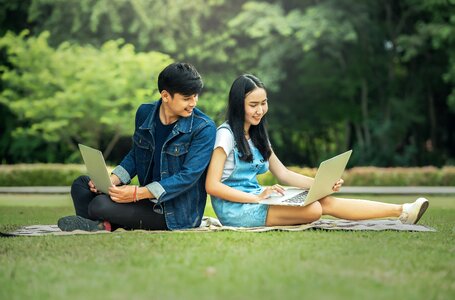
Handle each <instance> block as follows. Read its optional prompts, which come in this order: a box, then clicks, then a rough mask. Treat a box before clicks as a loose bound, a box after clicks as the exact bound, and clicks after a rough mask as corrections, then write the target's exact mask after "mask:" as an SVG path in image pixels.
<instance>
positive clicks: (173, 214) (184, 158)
mask: <svg viewBox="0 0 455 300" xmlns="http://www.w3.org/2000/svg"><path fill="white" fill-rule="evenodd" d="M160 104H161V100H159V101H157V102H155V103H152V104H142V105H141V106H140V107H139V109H138V110H137V112H136V121H135V131H134V135H133V147H132V149H131V150H130V152H129V153H128V154H127V155H126V156H125V158H124V159H123V160H122V162H121V163H120V165H119V166H117V167H116V168H115V169H114V170H113V171H112V173H114V174H115V175H117V176H118V177H119V178H120V180H121V181H122V183H124V184H128V183H130V181H131V178H133V177H134V176H135V175H137V177H138V179H139V183H140V185H141V186H145V187H147V189H148V190H149V191H150V192H151V193H152V194H153V195H154V196H155V197H156V199H157V203H158V204H160V205H162V206H163V208H164V215H165V218H166V224H167V227H168V228H169V229H171V230H175V229H184V228H192V227H197V226H199V225H200V223H201V219H202V216H203V213H204V208H205V203H206V199H207V193H206V191H205V176H206V168H207V165H208V163H209V161H210V157H211V154H212V150H213V146H214V144H215V137H216V126H215V123H214V122H213V121H212V120H211V119H210V118H209V117H208V116H206V115H205V114H204V113H202V112H201V111H200V110H199V109H197V108H195V109H194V110H193V113H192V114H191V116H189V117H187V118H181V119H179V120H178V121H177V123H176V125H175V127H174V129H173V130H172V132H171V133H170V134H169V136H168V138H167V139H166V141H165V143H164V145H163V149H162V154H161V166H160V172H161V180H160V181H159V182H158V181H154V182H146V180H147V178H149V177H151V172H152V168H151V162H152V159H153V152H154V150H155V138H154V134H155V122H154V119H155V118H158V117H159V109H157V108H159V106H160ZM149 173H150V174H149ZM150 204H151V205H153V204H152V203H150Z"/></svg>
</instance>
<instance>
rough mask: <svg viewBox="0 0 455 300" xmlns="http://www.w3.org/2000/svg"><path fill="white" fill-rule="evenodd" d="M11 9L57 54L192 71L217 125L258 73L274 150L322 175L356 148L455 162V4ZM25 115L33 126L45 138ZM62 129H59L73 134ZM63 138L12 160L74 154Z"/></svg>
mask: <svg viewBox="0 0 455 300" xmlns="http://www.w3.org/2000/svg"><path fill="white" fill-rule="evenodd" d="M5 7H6V10H7V11H8V12H10V11H14V12H15V13H16V15H20V16H23V15H24V12H27V16H28V24H27V26H22V27H21V26H20V23H19V24H18V23H17V22H15V20H14V18H13V17H10V16H13V14H9V13H8V14H4V15H1V14H0V22H2V24H4V27H5V28H7V29H8V28H9V29H12V30H15V31H16V32H19V31H20V30H18V28H30V31H31V33H32V36H34V37H38V36H40V34H41V33H42V32H45V31H49V32H50V36H49V37H48V40H49V43H50V45H52V47H54V48H56V47H57V46H59V45H60V46H59V48H58V49H60V48H61V47H62V46H61V45H62V43H63V45H65V44H66V43H67V42H69V43H70V45H71V48H73V47H76V46H77V45H87V44H90V45H92V47H93V49H98V51H101V52H103V51H104V50H101V49H103V47H104V46H103V45H106V44H108V43H112V41H116V40H118V39H120V38H121V39H123V40H124V41H126V42H127V43H129V44H133V45H135V47H137V49H139V51H144V52H148V51H159V52H162V53H166V54H168V55H170V56H171V57H172V58H173V59H175V60H183V61H189V62H191V63H193V64H194V65H195V66H196V67H197V68H198V70H199V71H200V72H201V74H202V75H203V77H204V81H205V89H204V92H203V94H202V95H201V98H200V99H201V101H200V102H199V106H200V108H202V109H203V110H204V111H206V112H207V113H208V114H209V115H210V116H211V117H213V118H214V119H215V121H216V122H217V123H218V124H219V123H221V122H222V121H223V120H224V107H225V105H226V102H227V95H228V90H229V87H230V85H231V83H232V81H233V79H234V78H235V77H236V76H238V75H240V74H242V73H254V74H255V75H258V76H259V77H260V78H261V79H262V80H263V81H264V83H265V84H266V86H267V88H268V94H269V95H268V98H269V103H270V110H269V114H268V117H269V121H270V122H269V124H270V136H271V141H272V143H273V146H274V150H275V152H276V153H277V154H278V155H279V157H280V158H281V159H282V160H283V161H284V162H285V163H286V164H295V165H310V166H315V165H316V164H317V163H318V162H319V161H321V160H322V159H324V158H327V157H329V156H332V155H334V154H337V153H339V152H341V151H343V150H346V149H348V148H352V149H355V153H357V154H356V155H355V157H353V159H352V163H354V164H355V165H378V166H412V165H419V166H423V165H436V166H442V165H444V164H453V161H454V157H455V152H454V150H453V149H455V148H454V147H453V145H454V143H455V136H454V135H453V134H452V132H454V131H455V128H454V127H453V124H452V123H453V122H451V121H450V120H452V119H454V118H455V92H454V88H453V87H454V84H455V52H454V50H453V49H455V47H454V46H455V45H454V40H455V39H454V38H453V36H454V28H455V26H454V25H455V24H454V22H455V18H454V17H453V15H454V11H455V9H454V4H453V1H440V0H429V1H414V0H405V1H373V0H366V1H355V0H322V1H311V0H302V1H246V0H233V1H226V0H210V1H204V0H195V1H184V0H169V1H164V0H159V1H148V0H112V1H108V0H81V1H61V0H30V1H25V2H22V5H17V4H11V3H8V5H6V6H5ZM21 19H23V17H22V18H21ZM114 43H118V42H114ZM117 45H119V44H117ZM79 47H82V46H79ZM82 48H84V49H85V48H90V47H89V46H83V47H82ZM118 48H119V49H120V48H122V47H120V46H118ZM56 51H57V50H56ZM119 51H120V50H119ZM0 61H1V60H0ZM44 61H45V60H44ZM2 62H3V63H4V64H5V65H7V66H9V63H8V60H4V61H2ZM43 63H44V62H43ZM103 71H104V70H103ZM92 73H93V72H92ZM50 74H53V73H52V72H50ZM137 74H139V73H137ZM121 76H122V77H124V80H126V81H128V82H130V83H133V82H137V81H138V80H137V79H136V77H134V74H131V73H128V72H125V73H123V74H122V75H121ZM141 76H143V75H141ZM147 78H148V77H147ZM108 80H110V81H111V84H112V85H108V84H105V85H104V86H105V88H104V89H103V90H104V91H111V90H112V91H118V88H117V84H118V81H117V80H113V79H112V78H108ZM139 81H140V80H139ZM101 86H103V84H102V85H101ZM120 86H122V84H120ZM149 86H151V87H154V85H153V84H150V85H149ZM74 92H75V91H74ZM121 92H122V91H118V93H121ZM47 94H48V93H47ZM131 94H134V93H130V95H131ZM44 95H46V93H44ZM98 96H99V98H100V99H103V98H109V97H111V96H112V95H109V93H106V95H104V94H99V95H98ZM114 97H118V98H123V99H125V97H126V98H128V97H130V96H129V95H126V94H125V95H122V96H120V94H116V95H115V96H114ZM133 97H135V96H133ZM84 98H85V96H84ZM139 98H141V97H135V99H137V100H138V103H139ZM130 100H131V98H130ZM9 109H11V108H9ZM75 110H77V108H75ZM13 112H14V113H16V111H13ZM8 113H9V112H8V111H7V112H5V113H3V112H2V110H0V115H1V116H2V117H3V115H6V116H8ZM96 113H99V112H96ZM125 115H126V114H125ZM21 118H22V117H18V119H20V123H21V124H20V125H22V127H25V128H28V127H30V128H32V127H33V128H35V130H41V128H40V127H39V125H35V121H34V120H29V121H26V123H25V121H24V119H21ZM121 118H123V116H122V117H121ZM130 118H131V115H130ZM0 119H1V118H0ZM112 120H114V119H112ZM60 121H61V120H55V122H54V124H53V126H54V129H55V130H58V129H59V128H61V126H62V125H63V126H67V125H65V124H68V123H61V122H60ZM3 122H5V121H3ZM103 122H105V124H104V123H103V124H104V125H105V127H103V129H102V130H101V131H100V132H98V133H99V135H100V140H101V141H110V140H112V141H114V142H115V141H116V139H117V138H116V137H115V136H114V133H113V130H111V129H110V126H111V125H112V124H110V123H109V122H108V121H106V120H103ZM112 122H114V123H115V121H112ZM10 123H11V122H10ZM120 123H123V121H121V122H120ZM5 124H6V122H5ZM125 126H127V125H126V123H125ZM2 127H5V126H4V125H2V122H1V121H0V128H2ZM108 127H109V128H108ZM49 128H50V127H49ZM54 129H52V130H49V131H47V132H46V134H43V135H42V137H41V136H38V135H36V134H32V133H33V131H32V130H31V129H30V130H29V129H27V130H26V131H24V132H20V131H15V132H14V145H15V146H14V150H11V149H10V151H9V152H8V153H14V155H15V157H14V158H12V157H11V154H9V155H10V156H9V157H7V159H6V161H8V162H9V161H16V162H17V161H27V157H32V159H31V160H32V161H63V160H64V159H65V158H66V157H68V155H64V154H63V153H71V152H73V151H74V150H73V149H72V148H71V147H70V146H56V145H55V144H49V143H50V142H49V141H48V140H49V139H50V140H52V139H55V136H56V135H55V134H53V133H52V131H53V130H54ZM9 132H10V131H6V135H5V137H1V138H0V140H2V141H1V142H0V147H2V146H1V145H2V144H6V142H5V140H10V139H11V134H10V133H9ZM73 139H74V138H73ZM114 142H113V143H114ZM98 143H101V144H103V143H102V142H98ZM106 144H108V142H104V144H103V146H106V148H108V149H110V148H111V147H110V146H109V145H106ZM29 145H30V146H29ZM64 145H71V144H70V143H64ZM108 146H109V147H108ZM30 151H33V155H30ZM108 152H109V151H108ZM0 153H5V151H3V150H2V149H0ZM59 153H61V154H59ZM70 160H71V159H70Z"/></svg>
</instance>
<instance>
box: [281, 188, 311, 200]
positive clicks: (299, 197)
mask: <svg viewBox="0 0 455 300" xmlns="http://www.w3.org/2000/svg"><path fill="white" fill-rule="evenodd" d="M307 195H308V191H303V192H301V193H298V194H297V195H295V196H294V197H291V198H289V199H286V200H284V201H283V202H286V203H302V202H303V201H305V199H306V196H307Z"/></svg>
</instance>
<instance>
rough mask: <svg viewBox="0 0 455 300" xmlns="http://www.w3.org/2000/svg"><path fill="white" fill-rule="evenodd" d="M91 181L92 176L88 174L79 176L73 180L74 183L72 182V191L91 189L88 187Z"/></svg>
mask: <svg viewBox="0 0 455 300" xmlns="http://www.w3.org/2000/svg"><path fill="white" fill-rule="evenodd" d="M89 181H90V177H88V176H86V175H82V176H79V177H78V178H76V179H75V180H74V181H73V184H71V193H73V192H74V191H77V190H79V189H81V188H82V189H89V187H88V182H89Z"/></svg>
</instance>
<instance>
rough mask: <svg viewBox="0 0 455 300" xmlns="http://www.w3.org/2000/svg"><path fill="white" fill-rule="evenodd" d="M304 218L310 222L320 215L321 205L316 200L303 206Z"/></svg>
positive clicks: (317, 218)
mask: <svg viewBox="0 0 455 300" xmlns="http://www.w3.org/2000/svg"><path fill="white" fill-rule="evenodd" d="M303 214H304V218H305V220H306V221H307V222H309V223H311V222H314V221H317V220H319V219H320V218H321V217H322V206H321V204H320V203H319V202H318V201H316V202H313V203H311V204H310V205H308V206H305V210H304V213H303Z"/></svg>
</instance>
